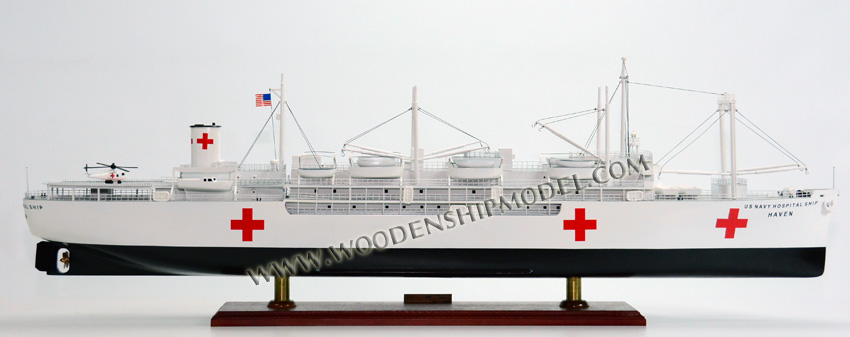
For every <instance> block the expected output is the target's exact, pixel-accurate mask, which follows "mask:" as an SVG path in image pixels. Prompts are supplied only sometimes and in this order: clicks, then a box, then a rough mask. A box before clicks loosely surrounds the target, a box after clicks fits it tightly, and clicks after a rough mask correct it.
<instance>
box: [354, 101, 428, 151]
mask: <svg viewBox="0 0 850 337" xmlns="http://www.w3.org/2000/svg"><path fill="white" fill-rule="evenodd" d="M411 109H412V108H408V109H407V110H404V111H403V112H402V113H400V114H398V115H395V116H393V117H392V118H390V119H388V120H386V121H383V122H382V123H380V124H378V125H375V126H374V127H372V128H371V129H369V130H366V131H363V132H361V133H360V134H359V135H356V136H354V137H351V139H349V140H346V141H345V144H343V146H345V145H346V144H348V143H351V142H353V141H355V140H357V139H358V138H360V137H363V136H365V135H366V134H367V133H369V132H372V131H375V129H377V128H379V127H381V126H383V125H384V124H387V123H389V122H392V121H393V120H394V119H396V118H398V117H400V116H401V115H404V114H406V113H407V112H408V111H410V110H411Z"/></svg>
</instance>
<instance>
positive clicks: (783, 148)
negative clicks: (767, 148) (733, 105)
mask: <svg viewBox="0 0 850 337" xmlns="http://www.w3.org/2000/svg"><path fill="white" fill-rule="evenodd" d="M735 112H737V113H738V114H739V115H741V117H743V118H744V120H746V121H747V122H749V123H750V124H752V125H753V126H754V127H755V128H756V129H758V130H759V131H761V133H763V134H764V135H765V136H767V138H770V140H772V141H773V143H775V144H776V146H779V147H780V148H782V150H785V152H787V154H786V156H789V155H790V156H791V157H793V158H792V160H796V161H797V162H799V163H800V164H803V166H806V164H805V163H803V161H802V160H800V158H797V156H795V155H794V154H793V153H791V151H789V150H788V149H786V148H785V147H784V146H782V145H781V144H779V142H777V141H776V140H775V139H773V137H771V136H770V135H769V134H767V132H764V130H762V129H761V128H759V126H758V125H756V123H753V121H751V120H750V119H749V118H747V116H744V114H742V113H741V112H740V111H738V109H735ZM741 124H742V125H743V124H744V123H741ZM750 130H752V129H750ZM753 132H755V131H753ZM762 139H764V138H762ZM765 141H766V142H767V140H766V139H765ZM768 143H770V142H768ZM774 147H775V146H774ZM777 150H778V149H777ZM782 150H780V152H782Z"/></svg>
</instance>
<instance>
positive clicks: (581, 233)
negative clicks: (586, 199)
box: [564, 208, 596, 241]
mask: <svg viewBox="0 0 850 337" xmlns="http://www.w3.org/2000/svg"><path fill="white" fill-rule="evenodd" d="M575 212H576V214H575V220H564V230H565V231H566V230H574V231H576V239H575V240H576V241H584V239H585V232H586V231H587V230H596V220H588V219H585V218H584V217H585V210H584V208H576V211H575Z"/></svg>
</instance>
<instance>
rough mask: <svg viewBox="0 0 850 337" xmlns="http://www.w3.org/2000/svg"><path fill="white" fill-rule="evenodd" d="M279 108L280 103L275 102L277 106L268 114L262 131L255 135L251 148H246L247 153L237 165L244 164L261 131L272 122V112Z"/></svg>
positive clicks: (261, 131)
mask: <svg viewBox="0 0 850 337" xmlns="http://www.w3.org/2000/svg"><path fill="white" fill-rule="evenodd" d="M279 106H280V102H277V105H275V107H274V109H272V113H271V114H269V118H267V119H266V123H265V124H263V128H262V129H260V132H259V133H257V137H256V138H254V142H253V143H251V147H249V148H248V152H246V153H245V156H244V157H242V161H240V162H239V165H242V163H244V162H245V159H247V158H248V155H249V154H251V150H253V149H254V145H256V144H257V141H258V140H259V139H260V135H262V134H263V130H265V129H266V126H267V125H269V121H270V120H272V116H274V112H275V111H276V110H277V107H279Z"/></svg>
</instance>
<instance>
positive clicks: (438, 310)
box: [210, 277, 646, 326]
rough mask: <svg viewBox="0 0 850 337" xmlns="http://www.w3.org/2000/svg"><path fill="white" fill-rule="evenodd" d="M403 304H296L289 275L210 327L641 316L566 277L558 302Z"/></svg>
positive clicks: (416, 299)
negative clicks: (270, 294)
mask: <svg viewBox="0 0 850 337" xmlns="http://www.w3.org/2000/svg"><path fill="white" fill-rule="evenodd" d="M405 299H406V302H407V303H402V302H299V303H298V305H297V306H296V305H295V303H294V302H293V301H292V300H290V299H289V280H288V278H281V279H275V299H274V300H273V301H271V302H269V303H265V302H227V303H225V304H224V305H223V306H222V307H221V308H220V309H219V310H218V312H217V313H216V314H215V316H213V317H212V320H211V322H210V325H211V326H340V325H345V326H366V325H371V326H389V325H394V326H402V325H633V326H645V325H646V318H644V317H643V316H642V315H641V314H640V313H639V312H638V311H637V310H635V309H634V308H632V307H631V306H630V305H628V304H626V303H625V302H586V301H583V300H581V279H579V278H578V277H575V278H573V277H571V278H569V279H568V281H567V299H565V300H564V301H562V302H561V303H560V305H559V304H558V302H461V303H452V302H451V296H450V295H448V294H441V295H431V294H420V295H412V294H407V295H405Z"/></svg>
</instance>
